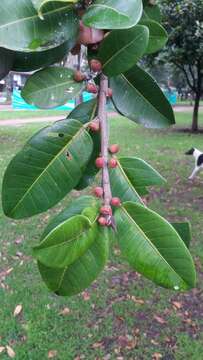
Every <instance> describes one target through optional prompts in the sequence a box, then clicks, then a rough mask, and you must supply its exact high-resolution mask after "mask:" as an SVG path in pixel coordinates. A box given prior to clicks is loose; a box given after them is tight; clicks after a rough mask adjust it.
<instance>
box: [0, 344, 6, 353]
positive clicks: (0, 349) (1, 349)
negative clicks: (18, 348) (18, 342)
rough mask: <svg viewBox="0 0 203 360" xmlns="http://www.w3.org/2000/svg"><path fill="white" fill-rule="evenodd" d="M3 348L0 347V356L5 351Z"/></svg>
mask: <svg viewBox="0 0 203 360" xmlns="http://www.w3.org/2000/svg"><path fill="white" fill-rule="evenodd" d="M5 349H6V348H5V346H0V354H2V352H3V351H4V350H5Z"/></svg>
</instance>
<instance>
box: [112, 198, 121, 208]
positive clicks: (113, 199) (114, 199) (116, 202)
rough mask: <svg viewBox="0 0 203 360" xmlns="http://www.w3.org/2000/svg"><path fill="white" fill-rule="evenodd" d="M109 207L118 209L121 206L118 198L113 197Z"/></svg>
mask: <svg viewBox="0 0 203 360" xmlns="http://www.w3.org/2000/svg"><path fill="white" fill-rule="evenodd" d="M111 205H112V206H116V207H119V206H121V200H120V199H119V198H118V197H113V198H112V199H111Z"/></svg>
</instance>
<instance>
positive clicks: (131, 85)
mask: <svg viewBox="0 0 203 360" xmlns="http://www.w3.org/2000/svg"><path fill="white" fill-rule="evenodd" d="M120 76H121V78H123V79H124V80H125V81H126V82H127V83H128V84H129V86H130V87H131V88H133V89H134V90H135V91H136V92H137V93H138V94H139V96H140V97H141V98H142V99H144V101H146V102H147V103H148V104H149V106H150V107H151V108H152V109H154V110H155V111H156V113H158V114H159V116H160V115H161V116H162V117H163V118H164V119H165V120H167V121H168V119H167V117H166V116H165V115H164V114H163V113H161V112H160V111H159V110H157V108H156V107H155V106H154V105H153V104H152V103H151V102H150V101H149V100H148V99H147V98H146V97H145V96H144V95H143V94H142V93H141V92H140V91H139V90H138V89H137V88H136V87H135V86H134V85H133V84H132V83H130V81H129V80H128V79H127V78H126V77H125V75H124V74H121V75H120Z"/></svg>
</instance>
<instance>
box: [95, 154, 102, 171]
mask: <svg viewBox="0 0 203 360" xmlns="http://www.w3.org/2000/svg"><path fill="white" fill-rule="evenodd" d="M95 164H96V167H97V168H99V169H102V168H103V167H104V158H103V157H98V158H97V159H96V161H95Z"/></svg>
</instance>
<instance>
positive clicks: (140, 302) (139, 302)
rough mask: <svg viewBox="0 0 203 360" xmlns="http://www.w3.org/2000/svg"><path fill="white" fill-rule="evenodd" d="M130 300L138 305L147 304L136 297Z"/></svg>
mask: <svg viewBox="0 0 203 360" xmlns="http://www.w3.org/2000/svg"><path fill="white" fill-rule="evenodd" d="M130 299H131V300H132V301H134V302H135V303H136V304H139V305H144V304H145V301H144V300H143V299H138V298H136V297H135V296H134V295H132V296H131V297H130Z"/></svg>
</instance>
